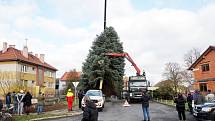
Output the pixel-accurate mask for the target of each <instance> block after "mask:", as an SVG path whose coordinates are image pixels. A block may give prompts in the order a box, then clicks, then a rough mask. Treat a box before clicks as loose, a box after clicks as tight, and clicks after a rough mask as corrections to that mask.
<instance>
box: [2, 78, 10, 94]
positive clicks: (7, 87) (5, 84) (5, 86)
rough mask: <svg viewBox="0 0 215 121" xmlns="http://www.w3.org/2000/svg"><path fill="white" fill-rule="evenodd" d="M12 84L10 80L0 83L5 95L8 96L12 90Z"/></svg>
mask: <svg viewBox="0 0 215 121" xmlns="http://www.w3.org/2000/svg"><path fill="white" fill-rule="evenodd" d="M11 86H12V82H11V81H9V80H3V81H0V88H1V90H2V91H3V94H4V95H6V93H8V92H9V91H10V90H11Z"/></svg>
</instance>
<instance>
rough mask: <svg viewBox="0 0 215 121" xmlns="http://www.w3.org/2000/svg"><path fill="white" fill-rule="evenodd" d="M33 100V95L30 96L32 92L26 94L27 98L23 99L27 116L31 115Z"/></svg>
mask: <svg viewBox="0 0 215 121" xmlns="http://www.w3.org/2000/svg"><path fill="white" fill-rule="evenodd" d="M31 99H32V95H31V94H30V92H27V93H26V94H25V97H24V99H23V102H24V108H25V112H26V114H27V115H29V113H30V108H31V105H32V103H31Z"/></svg>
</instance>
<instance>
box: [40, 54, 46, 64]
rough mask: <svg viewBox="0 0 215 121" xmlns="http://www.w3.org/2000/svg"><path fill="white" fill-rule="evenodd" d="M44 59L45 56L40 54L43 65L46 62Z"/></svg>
mask: <svg viewBox="0 0 215 121" xmlns="http://www.w3.org/2000/svg"><path fill="white" fill-rule="evenodd" d="M44 57H45V54H40V61H41V62H42V63H44V62H45V61H44Z"/></svg>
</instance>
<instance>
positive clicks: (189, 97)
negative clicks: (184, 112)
mask: <svg viewBox="0 0 215 121" xmlns="http://www.w3.org/2000/svg"><path fill="white" fill-rule="evenodd" d="M192 101H193V96H192V95H191V93H188V96H187V104H188V108H189V111H190V114H192V113H193V107H192Z"/></svg>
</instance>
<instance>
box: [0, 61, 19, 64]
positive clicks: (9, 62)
mask: <svg viewBox="0 0 215 121" xmlns="http://www.w3.org/2000/svg"><path fill="white" fill-rule="evenodd" d="M16 63H17V62H16V61H8V62H0V64H16Z"/></svg>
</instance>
